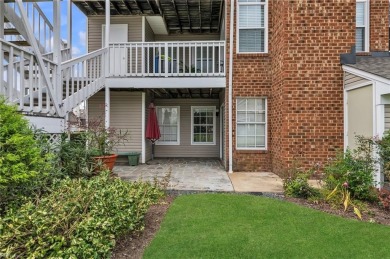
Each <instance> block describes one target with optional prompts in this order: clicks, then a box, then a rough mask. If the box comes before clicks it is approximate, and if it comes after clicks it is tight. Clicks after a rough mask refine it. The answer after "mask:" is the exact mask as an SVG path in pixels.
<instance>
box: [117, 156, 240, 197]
mask: <svg viewBox="0 0 390 259" xmlns="http://www.w3.org/2000/svg"><path fill="white" fill-rule="evenodd" d="M169 172H170V181H169V185H168V190H178V191H215V192H233V191H234V189H233V186H232V183H231V181H230V179H229V177H228V175H227V173H226V171H225V170H224V168H223V167H222V165H221V163H220V162H219V160H218V159H204V158H174V159H171V158H167V159H160V158H159V159H154V160H152V161H149V162H148V163H146V164H141V165H138V166H115V167H114V173H117V174H118V176H119V177H121V178H122V179H124V180H130V181H135V180H145V181H153V180H154V179H158V180H162V179H163V178H164V176H166V175H167V174H168V173H169Z"/></svg>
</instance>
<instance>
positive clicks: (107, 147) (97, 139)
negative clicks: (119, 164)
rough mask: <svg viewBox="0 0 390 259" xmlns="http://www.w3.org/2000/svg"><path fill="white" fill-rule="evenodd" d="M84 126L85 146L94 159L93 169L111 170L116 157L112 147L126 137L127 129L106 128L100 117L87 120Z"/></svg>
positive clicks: (122, 141)
mask: <svg viewBox="0 0 390 259" xmlns="http://www.w3.org/2000/svg"><path fill="white" fill-rule="evenodd" d="M86 128H87V130H86V139H87V148H88V149H89V151H90V152H89V153H90V154H91V156H92V159H93V160H94V161H95V171H100V170H101V169H102V167H104V168H107V169H109V170H110V171H112V169H113V168H114V165H115V162H116V159H117V157H118V155H117V154H115V153H114V148H115V147H117V146H118V145H120V144H123V143H124V141H125V140H127V139H128V131H125V132H123V131H121V130H118V129H115V128H112V127H110V128H108V129H106V127H105V125H104V120H102V119H98V120H94V121H89V122H88V125H87V127H86Z"/></svg>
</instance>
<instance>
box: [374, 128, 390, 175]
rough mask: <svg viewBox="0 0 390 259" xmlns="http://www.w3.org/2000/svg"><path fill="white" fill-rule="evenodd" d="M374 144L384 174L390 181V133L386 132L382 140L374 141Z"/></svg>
mask: <svg viewBox="0 0 390 259" xmlns="http://www.w3.org/2000/svg"><path fill="white" fill-rule="evenodd" d="M375 143H376V145H377V147H378V148H377V151H378V155H379V159H380V162H381V164H382V168H383V171H384V174H385V176H386V178H387V180H389V181H390V131H386V132H385V134H384V135H383V137H382V139H379V140H377V139H376V140H375Z"/></svg>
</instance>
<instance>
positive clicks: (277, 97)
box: [268, 0, 288, 172]
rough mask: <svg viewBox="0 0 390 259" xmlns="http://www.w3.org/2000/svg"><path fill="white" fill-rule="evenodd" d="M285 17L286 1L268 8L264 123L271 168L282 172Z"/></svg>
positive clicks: (286, 10)
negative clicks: (267, 92)
mask: <svg viewBox="0 0 390 259" xmlns="http://www.w3.org/2000/svg"><path fill="white" fill-rule="evenodd" d="M287 17H288V1H284V0H278V1H274V5H273V8H272V9H270V25H272V32H273V35H272V37H271V38H270V46H272V52H271V53H270V54H271V56H272V62H271V67H272V70H271V71H272V85H271V89H272V92H271V93H272V94H271V98H270V100H269V105H268V107H269V109H268V118H269V119H268V123H269V126H268V128H269V134H270V137H271V141H270V142H269V150H270V151H269V152H270V153H271V165H272V170H273V171H276V172H282V171H283V168H285V167H286V165H287V164H286V163H285V155H284V148H285V147H284V146H283V145H284V136H285V135H286V133H287V124H286V123H285V116H286V107H287V105H286V102H285V101H284V98H285V97H284V95H285V91H284V85H285V82H286V71H285V59H286V57H287V53H288V52H287V51H286V49H287V44H288V39H287V34H286V31H287V30H286V28H287Z"/></svg>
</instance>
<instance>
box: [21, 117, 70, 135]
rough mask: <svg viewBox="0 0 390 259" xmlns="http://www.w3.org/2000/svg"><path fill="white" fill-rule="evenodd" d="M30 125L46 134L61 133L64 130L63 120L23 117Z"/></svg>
mask: <svg viewBox="0 0 390 259" xmlns="http://www.w3.org/2000/svg"><path fill="white" fill-rule="evenodd" d="M24 118H26V119H27V120H28V121H29V123H30V125H32V126H34V127H36V128H37V129H40V130H43V131H44V132H47V133H63V132H64V130H65V119H63V118H53V117H38V116H24Z"/></svg>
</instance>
